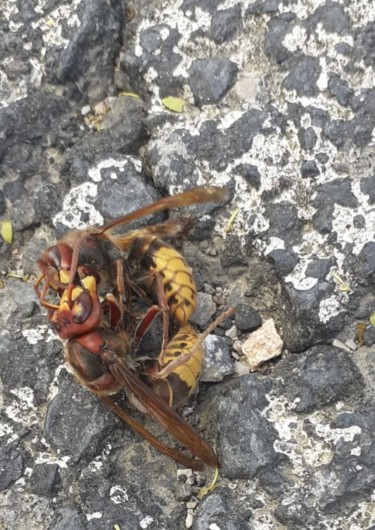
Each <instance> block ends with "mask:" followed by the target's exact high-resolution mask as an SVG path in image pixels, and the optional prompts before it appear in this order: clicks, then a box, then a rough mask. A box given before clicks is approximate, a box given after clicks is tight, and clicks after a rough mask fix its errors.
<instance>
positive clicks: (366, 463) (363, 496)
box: [314, 407, 375, 515]
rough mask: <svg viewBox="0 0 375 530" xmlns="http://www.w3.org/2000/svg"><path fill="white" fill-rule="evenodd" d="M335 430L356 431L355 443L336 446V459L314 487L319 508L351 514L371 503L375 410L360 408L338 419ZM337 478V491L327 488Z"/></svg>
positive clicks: (374, 473)
mask: <svg viewBox="0 0 375 530" xmlns="http://www.w3.org/2000/svg"><path fill="white" fill-rule="evenodd" d="M333 428H339V429H340V428H346V429H348V428H352V429H355V430H356V434H355V436H354V437H353V439H352V440H347V441H345V440H341V441H340V442H339V443H337V445H336V450H335V454H334V457H333V459H332V460H331V462H330V463H329V464H328V465H327V466H323V467H322V469H321V470H319V471H318V472H317V473H316V475H314V487H315V488H316V491H318V492H319V499H318V501H319V504H320V506H321V507H322V510H323V511H324V512H325V513H328V514H335V513H342V514H345V515H347V514H350V513H352V512H353V511H354V510H356V508H357V506H358V503H359V502H363V501H364V500H368V502H371V501H370V498H371V492H372V488H373V484H374V481H375V466H374V442H373V434H372V433H373V429H374V428H375V411H374V409H373V407H367V408H363V407H362V408H360V409H359V410H358V411H354V412H353V413H348V412H342V413H341V414H339V415H338V417H337V419H336V422H334V424H333ZM333 477H335V483H336V487H335V488H330V487H327V484H328V483H329V482H330V481H331V480H332V479H333Z"/></svg>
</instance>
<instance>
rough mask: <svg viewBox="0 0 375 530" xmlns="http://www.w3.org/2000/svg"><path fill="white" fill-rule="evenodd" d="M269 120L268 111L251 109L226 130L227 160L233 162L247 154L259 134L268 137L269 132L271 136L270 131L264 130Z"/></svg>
mask: <svg viewBox="0 0 375 530" xmlns="http://www.w3.org/2000/svg"><path fill="white" fill-rule="evenodd" d="M268 118H269V113H268V112H267V111H260V110H258V109H251V110H249V111H248V112H245V113H244V114H243V115H242V116H241V117H240V118H239V119H238V120H236V121H235V122H234V123H233V124H232V125H231V126H230V127H229V128H228V129H226V143H225V144H224V148H225V151H226V157H227V159H229V160H232V159H234V158H237V157H241V156H242V155H243V154H244V153H247V152H248V151H249V150H250V148H251V146H252V143H253V139H254V138H255V137H256V136H257V134H259V133H263V134H265V135H267V132H268V134H269V130H265V128H264V123H265V121H266V120H267V119H268Z"/></svg>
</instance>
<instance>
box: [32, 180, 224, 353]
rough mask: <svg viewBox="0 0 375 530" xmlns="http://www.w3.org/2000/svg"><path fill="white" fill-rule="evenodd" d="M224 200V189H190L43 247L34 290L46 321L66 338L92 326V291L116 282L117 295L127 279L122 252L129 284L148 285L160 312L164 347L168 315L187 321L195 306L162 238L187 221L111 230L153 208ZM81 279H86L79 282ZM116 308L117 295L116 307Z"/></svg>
mask: <svg viewBox="0 0 375 530" xmlns="http://www.w3.org/2000/svg"><path fill="white" fill-rule="evenodd" d="M227 198H228V190H226V189H224V188H215V187H212V188H193V189H191V190H188V191H185V192H183V193H180V194H177V195H174V196H172V197H166V198H162V199H160V200H158V201H156V202H154V203H152V204H150V205H148V206H145V207H143V208H140V209H139V210H136V211H135V212H131V213H130V214H127V215H125V216H123V217H119V218H117V219H114V220H112V221H110V222H109V223H107V224H105V225H103V226H102V227H99V228H98V227H91V228H87V229H85V230H76V231H73V232H70V233H68V234H67V235H66V236H65V237H64V238H63V239H62V240H61V241H60V242H59V243H57V244H56V245H54V246H52V247H50V248H48V249H47V250H46V251H45V253H44V254H43V256H42V258H41V259H39V260H38V262H37V263H38V266H39V268H40V270H41V274H40V275H39V277H38V279H37V281H36V283H35V290H36V293H37V295H38V297H39V299H40V302H41V305H42V306H44V307H46V308H47V309H48V310H49V314H48V315H49V319H50V321H51V322H52V324H53V325H54V327H55V329H56V331H57V332H58V334H59V336H60V337H61V338H63V339H66V338H69V337H72V336H76V335H79V333H80V331H81V332H82V333H84V332H87V331H89V330H90V329H95V327H97V326H98V324H99V320H100V319H99V314H100V310H99V306H100V302H99V298H98V293H97V289H98V288H101V289H102V290H105V289H107V290H108V289H110V290H112V289H113V287H114V286H116V287H117V290H118V291H119V292H120V293H121V294H123V292H124V290H125V285H127V286H128V283H129V282H127V283H126V282H124V268H123V259H122V258H123V253H124V252H128V254H129V262H130V264H131V266H133V268H134V267H135V270H136V273H135V274H133V278H132V282H133V286H134V288H136V287H137V286H143V287H145V288H146V289H148V290H149V291H150V292H151V293H152V294H153V296H154V298H156V300H157V303H158V306H159V308H160V311H162V313H163V345H162V350H163V351H164V350H165V347H166V343H167V340H168V327H169V318H168V313H170V314H171V316H172V321H173V323H174V324H175V325H176V327H177V328H178V327H181V326H183V325H184V324H186V323H187V321H188V319H189V317H190V315H191V314H192V313H193V311H194V309H195V296H196V287H195V283H194V280H193V278H192V271H191V268H190V267H189V266H188V265H187V263H186V261H185V259H184V258H183V256H182V255H181V254H180V253H179V252H178V251H177V250H175V249H174V248H173V247H171V246H170V245H169V244H168V243H167V242H166V241H164V239H166V238H174V237H177V236H178V235H180V234H181V233H183V232H184V231H185V230H186V229H187V228H186V227H187V224H188V223H186V222H185V223H184V222H173V221H167V222H165V223H163V224H160V225H153V226H149V227H146V228H143V229H139V230H134V231H132V232H130V233H128V234H124V235H117V234H115V233H114V231H113V230H114V229H115V228H119V227H121V226H124V225H126V224H128V223H130V222H132V221H134V220H136V219H139V218H141V217H144V216H146V215H150V214H152V213H155V212H160V211H163V210H167V209H170V208H176V207H181V206H188V205H193V204H199V203H206V202H223V201H225V200H226V199H227ZM87 277H89V278H90V281H88V280H86V281H85V278H87ZM42 284H43V286H42V287H41V285H42ZM77 286H79V287H81V288H82V289H81V290H80V291H79V294H77V293H78V291H77V290H75V287H77ZM90 287H91V288H90ZM51 291H52V293H55V294H56V295H57V301H54V302H51V301H49V300H48V296H49V295H50V293H51ZM90 299H91V300H90ZM121 306H122V300H121V296H120V297H119V309H120V311H122V308H121ZM90 308H91V310H90Z"/></svg>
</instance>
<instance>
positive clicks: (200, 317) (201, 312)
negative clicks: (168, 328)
mask: <svg viewBox="0 0 375 530" xmlns="http://www.w3.org/2000/svg"><path fill="white" fill-rule="evenodd" d="M215 312H216V304H215V302H214V301H213V299H212V296H211V295H210V294H207V293H202V292H198V296H197V306H196V308H195V311H194V313H193V314H192V316H191V318H190V320H191V322H193V324H196V325H197V326H200V327H204V326H206V325H207V324H208V322H209V321H210V320H211V318H212V317H213V315H214V314H215Z"/></svg>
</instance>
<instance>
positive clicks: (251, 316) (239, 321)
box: [234, 304, 262, 331]
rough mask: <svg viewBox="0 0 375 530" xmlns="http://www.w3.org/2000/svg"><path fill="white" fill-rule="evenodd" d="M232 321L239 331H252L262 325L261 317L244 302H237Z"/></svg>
mask: <svg viewBox="0 0 375 530" xmlns="http://www.w3.org/2000/svg"><path fill="white" fill-rule="evenodd" d="M234 323H235V325H236V326H237V328H238V329H239V330H241V331H254V330H255V329H257V328H259V326H261V325H262V319H261V317H260V316H259V313H258V312H257V311H256V310H255V309H253V308H252V307H250V306H248V305H246V304H237V305H236V314H235V318H234Z"/></svg>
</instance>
